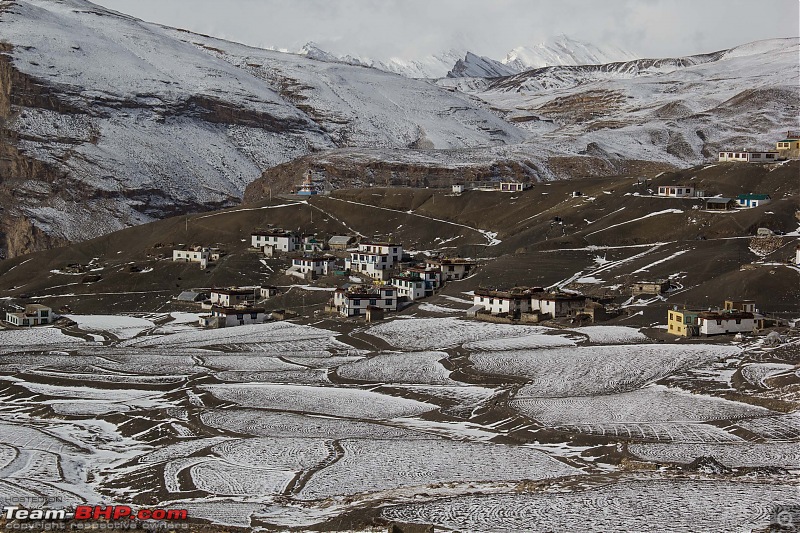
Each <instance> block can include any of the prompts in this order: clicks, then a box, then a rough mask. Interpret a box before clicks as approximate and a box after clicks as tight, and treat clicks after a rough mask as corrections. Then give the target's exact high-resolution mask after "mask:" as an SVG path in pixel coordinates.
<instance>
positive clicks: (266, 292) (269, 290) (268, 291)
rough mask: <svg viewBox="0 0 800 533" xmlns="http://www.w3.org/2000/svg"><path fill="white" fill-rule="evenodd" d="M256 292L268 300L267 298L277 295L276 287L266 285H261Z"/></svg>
mask: <svg viewBox="0 0 800 533" xmlns="http://www.w3.org/2000/svg"><path fill="white" fill-rule="evenodd" d="M258 292H259V294H260V295H261V298H262V299H263V300H268V299H269V298H274V297H275V296H277V295H278V287H273V286H272V285H267V286H265V287H261V289H259V291H258Z"/></svg>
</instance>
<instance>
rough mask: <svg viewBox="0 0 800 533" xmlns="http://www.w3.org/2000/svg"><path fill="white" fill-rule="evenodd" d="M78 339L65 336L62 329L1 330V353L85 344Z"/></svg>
mask: <svg viewBox="0 0 800 533" xmlns="http://www.w3.org/2000/svg"><path fill="white" fill-rule="evenodd" d="M85 342H86V341H84V340H83V339H80V338H78V337H72V336H69V335H64V334H63V333H62V332H61V330H60V329H57V328H53V327H38V328H30V329H7V330H0V353H2V352H8V353H13V352H14V349H15V348H16V347H21V346H24V347H26V348H27V347H30V346H47V345H55V346H57V345H62V344H78V343H80V344H84V343H85Z"/></svg>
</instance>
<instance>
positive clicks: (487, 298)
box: [473, 289, 531, 315]
mask: <svg viewBox="0 0 800 533" xmlns="http://www.w3.org/2000/svg"><path fill="white" fill-rule="evenodd" d="M473 303H474V305H480V306H483V308H484V309H485V310H487V311H489V312H490V313H492V314H493V315H496V314H498V313H508V314H510V315H519V314H520V313H527V312H529V311H530V310H531V294H530V292H528V291H521V290H520V291H515V290H511V291H493V290H488V289H476V290H475V294H474V296H473Z"/></svg>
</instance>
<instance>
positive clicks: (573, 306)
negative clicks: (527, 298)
mask: <svg viewBox="0 0 800 533" xmlns="http://www.w3.org/2000/svg"><path fill="white" fill-rule="evenodd" d="M585 305H586V297H585V296H581V295H579V294H566V293H552V294H547V293H544V294H540V295H536V296H533V297H532V298H531V310H533V311H539V312H541V313H542V314H547V313H549V314H550V316H551V317H553V318H558V317H563V316H569V315H571V314H572V313H573V312H575V311H578V310H580V309H583V308H584V306H585Z"/></svg>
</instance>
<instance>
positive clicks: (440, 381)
mask: <svg viewBox="0 0 800 533" xmlns="http://www.w3.org/2000/svg"><path fill="white" fill-rule="evenodd" d="M446 358H447V353H445V352H411V353H408V352H404V353H382V354H379V355H376V356H375V357H370V358H369V359H364V360H361V361H356V362H354V363H348V364H346V365H343V366H340V367H339V368H338V369H337V370H336V373H337V374H339V375H340V376H342V377H343V378H347V379H357V380H362V381H372V382H385V383H424V384H430V385H450V384H456V383H458V382H457V381H454V380H452V379H450V371H449V370H447V369H446V368H445V367H444V366H442V364H441V363H440V362H439V361H441V360H442V359H446Z"/></svg>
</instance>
